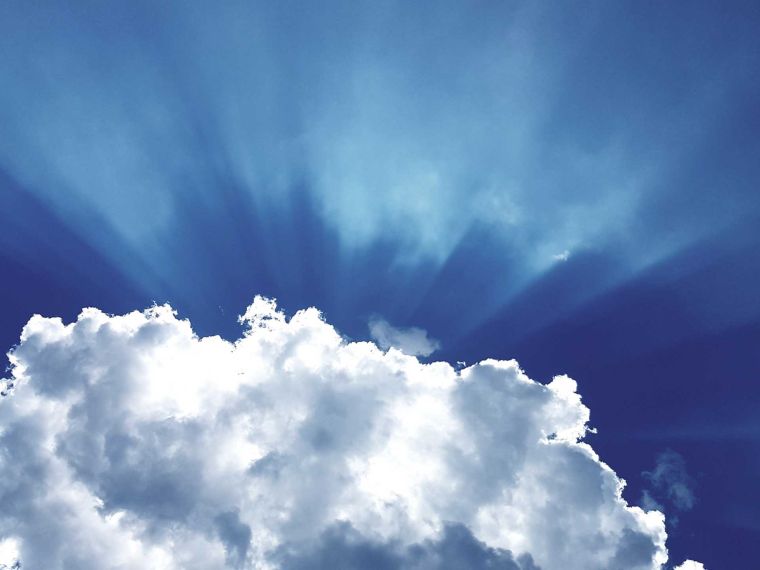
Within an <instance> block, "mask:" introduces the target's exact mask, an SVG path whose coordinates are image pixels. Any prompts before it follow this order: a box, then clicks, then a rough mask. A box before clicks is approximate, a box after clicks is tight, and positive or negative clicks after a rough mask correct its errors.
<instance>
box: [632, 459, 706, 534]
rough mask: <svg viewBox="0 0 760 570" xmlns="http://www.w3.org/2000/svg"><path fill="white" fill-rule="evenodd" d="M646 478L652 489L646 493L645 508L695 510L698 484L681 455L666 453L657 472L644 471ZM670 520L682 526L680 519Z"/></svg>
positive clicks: (656, 464)
mask: <svg viewBox="0 0 760 570" xmlns="http://www.w3.org/2000/svg"><path fill="white" fill-rule="evenodd" d="M642 476H643V477H644V478H645V479H646V480H647V481H649V484H650V486H651V488H650V489H645V490H644V492H643V493H642V498H641V503H642V506H644V507H645V508H651V509H657V510H660V511H666V510H671V511H676V512H685V511H690V510H691V509H693V508H694V505H695V504H696V501H697V499H696V495H695V494H694V488H695V487H696V482H695V481H694V478H693V477H692V476H691V475H689V473H688V472H687V470H686V461H685V460H684V458H683V456H681V455H680V454H679V453H676V452H675V451H673V450H671V449H668V450H665V451H663V452H662V453H660V454H659V455H658V456H657V460H656V462H655V467H654V469H652V470H651V471H644V472H643V473H642ZM668 507H670V508H668ZM669 518H670V521H671V523H672V524H674V525H676V524H678V516H677V515H671V516H670V517H669Z"/></svg>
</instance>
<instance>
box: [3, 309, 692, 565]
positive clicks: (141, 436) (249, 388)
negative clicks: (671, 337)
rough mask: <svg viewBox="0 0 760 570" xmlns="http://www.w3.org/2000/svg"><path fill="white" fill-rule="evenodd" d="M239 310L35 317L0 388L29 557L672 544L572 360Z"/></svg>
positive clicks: (200, 560) (361, 554) (8, 478)
mask: <svg viewBox="0 0 760 570" xmlns="http://www.w3.org/2000/svg"><path fill="white" fill-rule="evenodd" d="M242 320H243V322H244V326H245V333H244V335H243V336H242V338H240V339H239V340H237V341H236V342H228V341H225V340H223V339H221V338H218V337H207V338H199V337H198V336H196V335H195V334H194V333H193V330H192V328H191V325H190V323H189V322H188V321H185V320H180V319H178V318H177V317H176V315H175V314H174V313H173V311H172V310H171V308H169V307H153V308H151V309H149V310H147V311H144V312H133V313H130V314H127V315H123V316H109V315H106V314H104V313H102V312H100V311H98V310H96V309H85V310H84V311H83V312H82V313H81V314H80V316H79V318H78V319H77V321H76V322H74V323H71V324H64V323H63V322H62V321H61V320H60V319H57V318H43V317H40V316H35V317H33V318H32V319H31V320H30V321H29V323H28V324H27V325H26V327H25V328H24V330H23V333H22V335H21V340H20V342H19V344H18V346H17V347H16V348H15V349H14V350H13V352H12V354H11V361H12V370H11V373H10V374H11V376H10V377H9V378H8V379H7V380H6V385H7V386H6V390H5V391H6V396H4V397H3V398H2V399H0V472H2V477H1V478H0V544H1V545H2V549H1V550H2V552H4V553H5V555H6V556H7V557H14V558H16V559H17V560H19V561H20V562H21V565H22V567H23V568H24V569H30V570H36V569H45V570H56V569H64V568H65V569H77V570H89V569H92V570H104V569H116V568H119V569H140V570H143V569H145V568H151V569H166V570H170V569H171V570H174V569H188V570H192V569H198V570H201V569H202V570H208V569H213V568H237V569H250V568H257V569H278V568H281V569H286V570H287V569H290V570H301V569H303V570H307V569H308V570H314V569H323V568H324V569H327V568H331V569H332V568H341V569H346V570H352V569H353V570H372V569H392V568H393V569H396V568H398V569H409V570H412V569H414V570H434V569H440V570H442V569H452V570H453V569H455V568H456V569H486V568H488V569H502V570H507V569H508V570H535V569H537V568H541V569H543V570H573V569H578V570H594V569H599V570H602V569H605V570H608V569H611V568H615V569H627V570H635V569H641V570H644V569H657V568H661V567H662V566H663V565H664V564H665V563H666V561H667V553H666V549H665V538H666V536H665V524H664V520H663V516H662V515H661V514H660V513H659V512H657V511H650V512H645V511H644V510H642V509H640V508H638V507H635V506H629V505H628V504H626V502H625V501H624V500H623V499H622V497H621V489H622V486H623V482H622V481H621V480H620V479H619V478H618V477H617V476H616V475H615V473H614V472H613V471H612V470H611V469H610V468H609V467H608V466H607V465H605V464H604V463H603V462H602V461H600V459H599V458H598V457H597V455H596V454H595V453H594V451H593V450H592V449H591V447H589V445H587V444H586V443H584V442H583V441H582V438H583V436H584V434H585V433H586V429H587V428H586V426H587V421H588V419H589V411H588V409H587V408H586V407H585V406H584V405H583V404H582V402H581V399H580V396H579V395H578V394H577V392H576V384H575V382H574V381H573V380H571V379H570V378H567V377H565V376H559V377H556V378H554V380H553V381H552V382H550V383H549V384H546V385H544V384H541V383H538V382H534V381H532V380H531V379H529V378H528V377H527V376H526V375H525V374H524V373H523V372H522V371H521V370H520V368H519V367H518V365H517V363H516V362H514V361H495V360H487V361H484V362H481V363H479V364H476V365H474V366H471V367H469V368H465V369H462V370H457V369H456V368H454V367H452V366H450V365H449V364H447V363H443V362H435V363H430V364H424V363H421V362H420V361H418V360H417V359H416V358H415V357H413V356H409V355H405V354H403V353H402V352H401V351H399V350H396V349H389V350H387V351H383V350H381V349H379V348H378V347H377V346H376V345H375V344H373V343H369V342H347V341H345V340H344V339H343V338H342V337H341V336H340V335H339V334H338V333H337V332H336V331H335V329H333V328H332V327H331V326H330V325H329V324H327V323H325V322H324V321H323V320H322V318H321V315H320V313H319V312H318V311H317V310H316V309H308V310H304V311H300V312H298V313H296V314H295V315H294V316H292V318H290V319H288V318H286V317H285V316H284V315H283V314H282V313H280V312H278V311H277V309H276V307H275V305H274V303H273V302H272V301H268V300H266V299H262V298H257V299H256V300H255V301H254V302H253V304H252V305H251V306H250V307H249V308H248V310H247V311H246V312H245V315H244V316H243V317H242ZM2 562H4V563H7V564H10V565H12V564H14V563H15V562H16V560H10V559H9V560H3V561H2ZM687 564H692V565H691V566H688V565H684V566H682V568H697V567H698V566H694V565H693V563H691V562H689V563H687Z"/></svg>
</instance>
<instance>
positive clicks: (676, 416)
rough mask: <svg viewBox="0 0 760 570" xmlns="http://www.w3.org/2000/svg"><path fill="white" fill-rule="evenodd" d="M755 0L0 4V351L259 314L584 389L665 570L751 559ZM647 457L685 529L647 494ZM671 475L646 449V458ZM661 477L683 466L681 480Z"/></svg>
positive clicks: (758, 336) (602, 442) (759, 268)
mask: <svg viewBox="0 0 760 570" xmlns="http://www.w3.org/2000/svg"><path fill="white" fill-rule="evenodd" d="M759 27H760V10H759V9H758V7H757V5H756V4H754V3H751V2H746V3H745V2H728V3H717V2H714V3H711V2H696V3H690V4H689V5H688V6H687V5H677V4H676V3H667V4H662V3H654V2H621V3H607V2H604V3H603V2H598V3H580V2H569V3H563V4H562V5H561V6H560V5H558V4H553V3H528V2H525V3H522V2H453V1H449V0H447V1H444V2H436V3H432V2H420V3H402V2H326V3H323V4H320V5H319V6H317V5H311V6H304V5H302V4H300V3H295V2H282V3H276V4H273V3H266V2H245V3H244V2H230V3H225V5H224V6H213V5H212V4H210V3H208V4H207V3H202V2H191V3H188V4H186V5H179V4H178V3H163V4H161V5H156V4H155V3H149V2H146V3H142V2H130V3H122V4H118V3H111V4H109V5H105V4H102V3H97V2H82V3H77V5H76V6H64V5H63V4H57V3H44V2H43V3H34V4H33V5H32V4H29V3H22V2H9V3H5V4H4V5H3V6H2V7H1V8H0V76H2V77H3V87H2V88H1V89H0V125H1V126H0V133H2V136H0V268H2V272H3V280H2V285H0V291H2V301H1V302H2V312H3V318H2V326H1V327H0V344H2V345H3V346H4V347H7V348H10V347H11V346H12V345H13V344H15V343H16V342H17V341H18V338H19V333H20V330H21V328H22V326H23V325H24V323H25V322H26V321H27V320H28V318H29V317H30V316H31V314H33V313H42V314H43V315H49V316H54V315H59V316H62V317H63V318H64V319H65V320H71V319H73V318H74V317H75V316H76V315H77V313H78V312H79V309H80V308H81V307H83V306H96V307H99V308H101V309H103V310H104V311H107V312H109V313H123V312H126V311H129V310H132V309H135V308H142V307H146V306H148V305H150V304H151V303H153V302H157V303H164V302H169V303H171V305H172V306H173V307H175V308H176V309H177V310H178V311H179V313H180V315H181V316H184V317H188V318H189V319H191V321H192V322H193V326H194V327H195V330H196V331H197V332H198V333H199V334H202V335H208V334H221V335H222V336H223V337H225V338H229V339H233V338H236V337H237V335H238V334H239V331H240V325H239V324H238V323H237V320H236V317H237V315H238V314H240V313H241V312H242V311H243V310H244V308H245V307H246V306H247V305H248V304H249V303H250V302H251V299H252V298H253V296H254V295H256V294H264V295H268V296H272V297H276V298H277V299H278V303H279V305H280V306H281V307H283V308H284V309H285V310H286V312H289V313H292V312H293V311H295V310H298V309H300V308H303V307H307V306H312V305H313V306H316V307H318V308H319V309H320V310H322V311H323V313H324V315H325V317H326V319H327V320H328V321H329V322H330V323H332V324H333V325H335V326H336V327H337V328H338V330H340V331H341V332H342V333H343V334H345V335H347V336H348V337H350V338H352V339H357V340H360V339H367V338H369V336H370V331H369V328H368V323H370V322H371V321H372V320H373V319H378V318H380V319H384V320H386V321H387V322H388V323H391V324H392V325H394V326H396V327H419V328H421V329H423V330H424V331H426V332H427V334H428V335H429V336H430V338H432V339H436V340H437V341H439V342H440V348H439V350H438V351H437V352H435V353H434V354H433V355H432V356H431V357H430V358H431V359H444V360H447V361H449V362H452V363H453V362H456V361H466V362H467V363H472V362H475V361H478V360H480V359H483V358H487V357H494V358H516V359H517V360H518V361H519V362H520V364H521V366H522V368H523V369H524V370H525V371H526V372H527V373H528V374H529V375H530V376H531V377H532V378H535V379H538V380H541V381H544V382H546V381H549V380H550V379H551V377H552V376H554V375H555V374H562V373H566V374H568V375H570V376H571V377H573V378H574V379H576V380H577V381H578V383H579V392H580V393H581V394H582V395H583V398H584V402H585V403H586V404H587V405H588V406H589V407H590V408H591V413H592V415H591V425H592V426H593V427H595V428H597V430H598V433H597V434H594V435H590V436H589V441H590V442H591V443H592V445H593V446H594V449H595V450H596V451H597V452H598V453H599V454H600V456H601V457H602V458H603V460H604V461H605V462H606V463H608V464H609V465H610V466H611V467H612V468H613V469H614V470H615V471H616V472H617V473H618V475H619V476H621V477H622V478H624V479H625V480H626V481H627V482H628V488H627V490H626V492H625V496H626V498H627V499H628V500H629V501H631V502H633V503H636V504H638V503H639V502H640V500H641V497H642V495H643V494H644V493H645V491H646V493H647V494H652V495H657V494H659V498H657V497H655V499H657V500H658V501H659V503H660V504H661V505H662V507H663V508H664V509H665V513H666V516H667V517H668V521H669V522H668V525H669V529H668V530H669V538H668V545H669V549H670V552H671V556H672V560H673V561H674V562H675V561H681V560H683V559H684V558H686V557H691V558H694V559H695V560H699V561H701V562H703V563H704V564H705V566H706V567H707V568H733V567H743V566H746V564H747V563H748V561H750V560H756V559H757V558H758V557H759V556H760V547H758V544H760V522H759V521H760V506H758V505H760V495H758V490H757V485H756V481H757V478H758V476H759V475H760V463H759V462H758V457H760V454H759V453H758V451H760V423H758V422H759V421H760V420H758V412H757V411H758V406H759V405H760V388H758V387H757V379H758V373H759V372H760V351H758V341H760V297H758V295H757V285H756V280H757V276H758V275H760V256H759V255H758V247H759V246H760V231H759V230H758V227H760V225H759V223H760V193H759V192H758V184H760V162H758V160H757V156H758V155H759V154H758V153H759V151H760V139H758V135H757V133H758V132H760V113H758V111H757V110H758V109H759V108H760V105H759V103H760V77H759V76H758V69H760V61H758V60H759V59H760V39H758V38H760V33H758V32H759V31H760V29H759ZM668 450H670V451H673V452H675V453H676V454H678V456H679V457H681V458H682V460H683V466H682V467H683V469H682V471H685V473H687V475H684V477H687V479H684V480H685V481H687V483H684V484H685V485H686V486H687V487H689V489H691V492H692V493H693V495H694V501H693V504H690V505H689V506H688V508H684V504H683V503H681V504H680V507H679V504H678V501H677V500H675V499H674V498H673V495H672V494H670V495H669V488H670V487H668V486H667V484H665V483H663V484H662V485H661V486H660V488H658V487H657V484H655V483H653V481H652V478H651V477H647V476H646V475H645V474H644V473H645V472H650V473H651V472H652V470H653V469H655V468H656V465H657V462H658V457H662V454H663V453H666V452H668ZM666 457H667V456H666ZM679 469H680V467H679Z"/></svg>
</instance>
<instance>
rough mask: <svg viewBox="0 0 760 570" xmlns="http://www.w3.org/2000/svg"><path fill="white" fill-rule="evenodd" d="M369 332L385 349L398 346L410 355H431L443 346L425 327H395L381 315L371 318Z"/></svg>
mask: <svg viewBox="0 0 760 570" xmlns="http://www.w3.org/2000/svg"><path fill="white" fill-rule="evenodd" d="M369 334H370V336H371V337H372V339H373V340H374V341H375V342H377V344H378V346H379V347H380V348H382V349H383V350H388V349H389V348H397V349H398V350H400V351H401V352H403V353H404V354H409V355H410V356H430V355H431V354H433V353H434V352H435V351H436V350H438V349H439V348H441V343H440V342H439V341H437V340H436V339H434V338H430V337H429V336H428V334H427V331H425V330H424V329H421V328H418V327H409V328H399V327H394V326H393V325H391V324H390V323H389V322H388V321H386V320H385V319H382V318H380V317H373V318H371V319H370V321H369Z"/></svg>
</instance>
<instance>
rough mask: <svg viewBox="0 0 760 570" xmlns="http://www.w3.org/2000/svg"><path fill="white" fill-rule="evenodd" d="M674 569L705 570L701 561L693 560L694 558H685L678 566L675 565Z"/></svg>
mask: <svg viewBox="0 0 760 570" xmlns="http://www.w3.org/2000/svg"><path fill="white" fill-rule="evenodd" d="M674 570H705V567H704V566H703V565H702V563H701V562H694V560H687V561H686V562H684V563H683V564H681V565H680V566H676V567H675V568H674Z"/></svg>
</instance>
